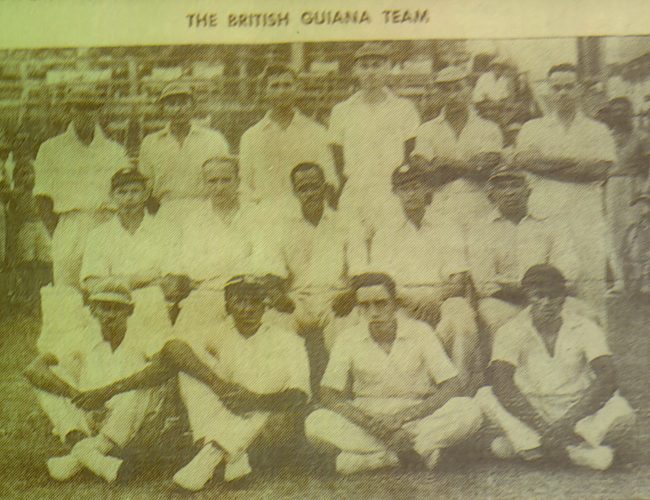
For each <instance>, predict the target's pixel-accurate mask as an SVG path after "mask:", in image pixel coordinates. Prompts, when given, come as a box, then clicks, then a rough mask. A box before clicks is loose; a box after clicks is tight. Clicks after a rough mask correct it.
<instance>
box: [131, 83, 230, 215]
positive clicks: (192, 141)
mask: <svg viewBox="0 0 650 500" xmlns="http://www.w3.org/2000/svg"><path fill="white" fill-rule="evenodd" d="M158 102H159V103H160V105H161V107H162V112H163V114H164V116H165V118H167V119H168V120H169V122H168V124H167V125H166V126H165V128H163V129H162V130H160V131H158V132H154V133H152V134H149V135H148V136H146V137H145V138H144V139H143V140H142V145H141V146H140V160H139V164H138V166H139V169H140V170H141V171H142V173H143V174H144V175H145V176H146V177H147V178H148V179H149V182H150V184H151V188H152V196H153V198H154V199H155V200H156V201H157V202H158V203H159V204H160V216H161V217H163V218H165V219H166V220H168V221H169V222H170V223H172V224H174V225H180V224H181V223H182V220H183V219H184V217H186V216H187V214H188V213H189V212H190V211H192V210H193V209H194V208H195V207H196V206H197V204H198V201H199V200H201V199H203V198H205V193H204V191H203V187H204V185H203V178H202V172H201V166H202V165H203V163H204V162H205V161H206V160H207V159H208V158H212V157H214V156H218V155H228V154H229V152H230V147H229V146H228V142H227V141H226V139H225V138H224V136H223V135H222V134H221V133H220V132H217V131H216V130H211V129H209V128H206V127H201V126H199V125H197V124H196V123H194V122H193V121H192V118H194V105H195V102H194V96H193V94H192V89H191V87H190V86H189V84H186V83H183V82H172V83H170V84H168V85H167V86H166V87H165V88H164V89H163V91H162V93H161V94H160V98H159V99H158Z"/></svg>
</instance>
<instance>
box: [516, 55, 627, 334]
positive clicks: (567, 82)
mask: <svg viewBox="0 0 650 500" xmlns="http://www.w3.org/2000/svg"><path fill="white" fill-rule="evenodd" d="M548 88H549V92H550V95H549V98H550V99H549V100H550V103H551V105H552V110H551V112H550V114H548V115H546V116H544V117H542V118H537V119H534V120H530V121H528V122H526V123H525V124H524V126H523V127H522V129H521V131H520V132H519V136H518V137H517V146H516V154H515V157H514V161H515V163H516V164H517V165H518V166H519V167H521V168H523V169H525V170H528V171H529V172H530V181H531V187H532V193H531V198H530V208H531V211H532V212H533V213H535V214H538V216H548V215H555V216H557V217H559V218H560V219H562V220H564V221H565V222H566V223H567V225H568V227H569V231H570V232H571V234H572V235H573V237H574V244H575V246H576V252H577V254H578V262H579V263H580V269H579V273H578V278H577V283H576V285H577V293H578V297H579V298H582V299H584V300H585V301H587V302H588V303H589V304H590V305H591V306H592V307H594V308H595V309H596V311H597V312H598V315H599V317H600V319H601V324H602V325H603V326H604V325H606V318H607V311H606V304H605V293H606V290H607V287H606V265H607V245H608V235H607V223H606V220H605V214H604V210H603V189H602V185H603V181H604V180H605V179H606V178H607V175H608V173H609V172H610V171H611V169H612V168H613V166H614V162H615V161H616V146H615V143H614V139H613V138H612V135H611V133H610V132H609V130H608V129H607V127H606V126H605V125H604V124H602V123H599V122H596V121H594V120H592V119H591V118H588V117H587V116H585V115H584V113H583V112H582V111H581V109H580V86H579V82H578V77H577V73H576V68H575V66H574V65H572V64H559V65H556V66H553V67H552V68H551V69H550V70H549V71H548Z"/></svg>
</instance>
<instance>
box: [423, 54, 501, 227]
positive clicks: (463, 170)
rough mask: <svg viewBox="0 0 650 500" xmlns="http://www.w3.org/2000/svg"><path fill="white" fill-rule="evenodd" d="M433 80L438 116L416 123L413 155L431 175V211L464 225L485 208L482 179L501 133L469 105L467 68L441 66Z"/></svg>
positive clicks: (498, 149) (497, 155)
mask: <svg viewBox="0 0 650 500" xmlns="http://www.w3.org/2000/svg"><path fill="white" fill-rule="evenodd" d="M436 86H437V87H438V89H439V91H440V93H441V98H442V100H443V101H444V103H445V105H444V108H443V111H442V113H441V114H440V116H438V117H437V118H434V119H433V120H430V121H428V122H426V123H423V124H422V125H421V126H420V127H419V128H418V130H417V133H416V140H415V149H414V151H413V156H414V161H415V162H416V164H417V165H420V166H422V167H423V168H427V169H429V170H430V171H431V172H432V173H433V174H434V176H435V177H434V178H435V181H434V182H435V184H436V186H437V189H436V190H435V191H434V194H433V208H434V211H435V212H436V213H440V214H441V215H444V216H446V217H452V218H454V219H455V220H456V221H457V222H458V223H459V224H460V225H461V226H462V227H463V229H464V230H465V231H467V230H468V229H469V227H470V226H471V224H472V223H474V222H475V221H476V220H477V219H478V218H479V217H481V216H482V215H483V214H485V213H486V212H487V211H489V207H490V204H489V201H488V200H487V198H486V196H485V192H484V184H485V180H486V179H487V177H488V176H489V174H490V172H491V170H492V169H493V168H494V167H496V166H497V164H498V162H499V160H500V158H501V153H502V149H503V136H502V134H501V130H500V129H499V126H498V125H497V124H496V123H494V122H490V121H487V120H484V119H483V118H481V117H479V116H478V115H477V114H476V113H475V111H474V110H473V109H471V102H470V96H471V94H470V88H469V85H468V84H467V73H466V72H465V70H463V69H461V68H459V67H456V66H449V67H447V68H444V69H443V70H441V71H440V73H439V74H438V76H437V77H436Z"/></svg>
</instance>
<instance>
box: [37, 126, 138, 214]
mask: <svg viewBox="0 0 650 500" xmlns="http://www.w3.org/2000/svg"><path fill="white" fill-rule="evenodd" d="M128 166H129V161H128V159H127V157H126V152H125V150H124V148H123V147H122V146H120V145H119V144H118V143H116V142H114V141H111V140H110V139H108V138H107V137H106V136H105V135H104V132H103V131H102V129H101V127H99V125H98V126H96V127H95V135H94V136H93V140H92V142H91V143H90V144H89V145H88V146H86V145H85V144H84V143H83V142H81V141H80V140H79V138H78V136H77V133H76V131H75V129H74V125H73V124H72V123H71V124H70V125H69V126H68V129H67V130H66V131H65V132H64V133H63V134H61V135H57V136H56V137H53V138H51V139H48V140H47V141H45V142H44V143H43V144H41V147H40V148H39V150H38V154H37V155H36V160H35V161H34V170H35V174H36V182H35V185H34V191H33V193H34V195H44V196H49V197H50V198H52V201H53V202H54V211H55V212H56V213H59V214H60V213H64V212H69V211H72V210H84V211H94V210H98V209H100V208H104V207H107V206H108V205H109V194H110V190H111V177H112V176H113V174H114V173H115V172H117V171H118V170H120V169H122V168H125V167H128Z"/></svg>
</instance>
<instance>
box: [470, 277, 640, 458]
mask: <svg viewBox="0 0 650 500" xmlns="http://www.w3.org/2000/svg"><path fill="white" fill-rule="evenodd" d="M521 287H522V288H523V289H524V290H525V292H526V295H527V299H528V303H529V306H528V307H527V308H526V309H524V310H523V311H522V312H520V313H519V314H518V315H517V316H516V317H515V318H513V319H512V320H511V321H509V322H508V323H506V324H505V325H504V326H503V327H502V328H501V329H500V330H499V331H498V332H497V336H496V339H495V341H494V349H493V351H492V364H491V375H492V377H491V378H492V387H484V388H482V389H480V390H479V392H478V393H477V395H476V398H475V399H476V401H477V402H478V403H479V404H480V406H481V409H482V410H483V412H484V413H485V415H486V416H487V417H488V418H489V419H490V420H491V421H492V422H494V423H495V424H496V425H497V426H498V427H499V428H500V429H501V430H502V431H503V432H504V434H505V436H502V437H498V438H496V439H495V440H494V441H493V443H492V451H493V452H494V453H495V455H497V456H499V457H501V458H509V457H515V456H516V455H519V456H520V457H522V458H523V459H525V460H536V459H539V458H542V457H543V456H547V457H551V458H560V457H567V456H568V458H569V459H570V460H571V462H573V463H574V464H576V465H580V466H583V467H589V468H592V469H597V470H605V469H607V468H609V466H610V465H611V464H612V461H613V458H614V451H613V449H612V448H611V447H610V446H608V445H606V444H603V443H607V442H610V443H611V442H612V440H614V437H615V436H616V435H618V437H620V436H621V432H622V431H625V430H626V429H627V428H629V427H630V426H631V425H632V424H633V422H634V420H635V417H634V412H633V410H632V408H631V407H630V405H629V404H628V403H627V401H626V400H625V399H623V397H621V395H620V394H619V393H618V387H617V384H616V376H615V368H614V362H613V357H612V353H611V351H610V350H609V348H608V347H607V341H606V340H605V332H604V331H603V330H602V329H601V328H600V327H598V326H597V325H596V324H595V323H592V322H591V321H589V320H588V319H586V318H585V317H583V316H580V315H577V314H573V313H571V311H568V310H567V308H566V307H565V306H564V304H565V299H566V296H567V290H566V284H565V279H564V276H562V273H560V272H559V271H558V270H557V269H556V268H554V267H553V266H549V265H548V264H539V265H535V266H533V267H531V268H530V269H528V270H527V271H526V274H525V275H524V277H523V279H522V281H521Z"/></svg>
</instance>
